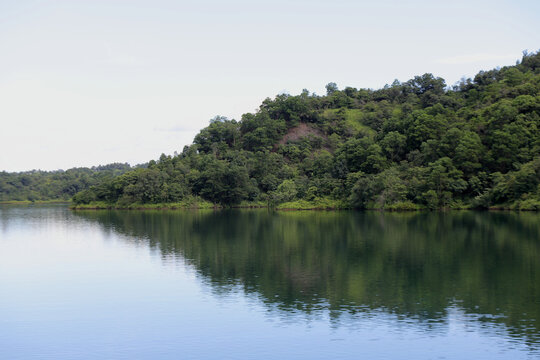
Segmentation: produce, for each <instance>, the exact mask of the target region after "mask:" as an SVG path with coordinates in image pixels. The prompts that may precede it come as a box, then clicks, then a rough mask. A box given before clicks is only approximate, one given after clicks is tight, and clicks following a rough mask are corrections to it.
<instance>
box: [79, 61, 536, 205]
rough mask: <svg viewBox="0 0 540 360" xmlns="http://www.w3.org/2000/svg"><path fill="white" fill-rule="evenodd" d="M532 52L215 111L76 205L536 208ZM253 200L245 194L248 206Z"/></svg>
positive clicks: (90, 189)
mask: <svg viewBox="0 0 540 360" xmlns="http://www.w3.org/2000/svg"><path fill="white" fill-rule="evenodd" d="M539 94H540V53H530V54H529V53H525V54H524V55H523V57H522V59H521V60H520V61H519V62H518V63H517V64H516V65H514V66H506V67H502V68H497V69H494V70H489V71H481V72H479V73H478V74H477V75H476V76H475V77H474V78H471V79H464V80H462V81H461V82H460V83H458V84H456V85H454V86H451V87H450V86H447V85H446V83H445V81H444V80H443V79H441V78H439V77H435V76H433V75H432V74H424V75H420V76H416V77H414V78H413V79H411V80H408V81H405V82H400V81H397V80H396V81H394V82H393V83H392V84H391V85H387V86H385V87H384V88H382V89H378V90H372V89H357V88H353V87H346V88H344V89H339V88H338V86H337V85H336V84H334V83H330V84H328V85H327V86H326V94H325V95H322V96H320V95H316V94H313V93H310V92H309V91H307V90H304V91H303V92H302V93H301V94H299V95H295V96H292V95H288V94H281V95H278V96H276V97H275V98H273V99H270V98H268V99H266V100H264V101H263V102H262V104H261V105H260V107H259V109H258V110H257V111H256V112H254V113H247V114H244V115H243V116H242V118H241V119H240V120H238V121H237V120H230V119H227V118H225V117H223V116H216V117H215V118H213V119H212V120H211V121H210V124H209V125H208V126H207V127H206V128H204V129H202V130H201V131H200V132H199V133H198V134H197V135H196V136H195V138H194V140H193V144H192V145H189V146H185V147H184V149H183V151H182V152H181V153H179V154H177V153H175V154H174V155H173V156H170V155H165V154H163V155H161V157H159V159H157V160H152V161H150V162H148V164H146V165H145V166H144V167H139V168H135V169H127V170H126V171H125V172H123V173H121V174H116V175H115V176H107V177H103V178H98V179H97V180H96V181H95V182H94V183H92V184H91V185H89V186H87V187H85V188H82V189H81V191H79V192H77V193H76V194H75V195H74V196H73V198H72V201H73V205H74V207H75V208H102V207H105V208H121V209H145V208H214V207H238V206H240V207H241V206H246V207H248V206H261V207H272V208H276V209H283V210H285V209H350V208H354V209H383V210H389V211H405V210H408V211H410V210H422V209H505V210H506V209H510V210H534V211H537V210H539V209H540V95H539ZM249 204H251V205H249Z"/></svg>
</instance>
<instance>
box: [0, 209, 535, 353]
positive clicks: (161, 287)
mask: <svg viewBox="0 0 540 360" xmlns="http://www.w3.org/2000/svg"><path fill="white" fill-rule="evenodd" d="M539 357H540V214H538V213H510V212H465V211H464V212H448V213H437V212H434V213H429V212H422V213H379V212H352V211H343V212H322V211H321V212H314V211H307V212H272V211H268V210H220V211H213V210H204V211H202V210H200V211H77V212H73V211H70V210H69V209H67V207H66V206H64V205H48V206H13V205H0V359H9V360H16V359H362V358H363V359H490V360H493V359H537V358H539Z"/></svg>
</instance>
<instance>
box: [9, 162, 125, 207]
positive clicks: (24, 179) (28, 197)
mask: <svg viewBox="0 0 540 360" xmlns="http://www.w3.org/2000/svg"><path fill="white" fill-rule="evenodd" d="M131 169H132V167H131V166H129V164H109V165H102V166H95V167H92V168H74V169H69V170H66V171H63V170H58V171H40V170H32V171H25V172H18V173H8V172H5V171H3V172H0V202H2V203H19V204H24V203H50V202H68V201H70V200H71V197H72V196H73V195H75V194H76V193H77V192H79V191H82V190H85V189H88V188H89V187H90V186H92V185H97V184H100V183H102V182H103V181H107V180H109V179H112V178H114V177H116V176H119V175H121V174H123V173H125V172H126V171H128V170H131Z"/></svg>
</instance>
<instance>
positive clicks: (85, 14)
mask: <svg viewBox="0 0 540 360" xmlns="http://www.w3.org/2000/svg"><path fill="white" fill-rule="evenodd" d="M539 18H540V1H537V0H530V1H528V0H514V1H502V0H491V1H478V0H467V1H463V0H454V1H436V0H411V1H406V0H400V1H397V0H378V1H362V0H357V1H352V0H333V1H320V0H288V1H283V0H273V1H254V0H251V1H247V0H246V1H241V0H229V1H214V0H199V1H180V0H177V1H168V0H145V1H142V0H140V1H137V0H103V1H102V0H88V1H82V0H69V1H67V0H66V1H62V0H56V1H52V0H51V1H39V0H33V1H32V0H13V1H10V0H0V171H25V170H32V169H41V170H55V169H68V168H72V167H82V166H97V165H100V164H108V163H113V162H122V163H123V162H128V163H130V164H132V165H135V164H139V163H144V162H147V161H149V160H151V159H157V158H158V157H159V156H160V154H162V153H165V154H173V153H174V152H175V151H177V152H181V151H182V149H183V147H184V146H185V145H189V144H191V142H192V140H193V137H194V135H195V134H196V133H197V132H198V131H199V130H200V129H201V128H203V127H205V126H207V125H208V122H209V119H211V118H213V117H214V116H216V115H222V116H226V117H228V118H234V119H237V120H239V119H240V118H241V115H242V114H244V113H247V112H254V111H256V110H257V109H258V107H259V105H260V103H261V102H262V101H263V100H264V99H265V98H267V97H274V96H275V95H277V94H279V93H284V92H285V93H289V94H292V95H295V94H299V93H300V92H301V91H302V89H304V88H305V89H308V90H309V91H311V92H315V93H316V94H321V95H322V94H324V93H325V85H326V84H327V83H329V82H335V83H337V85H338V87H339V88H344V87H347V86H352V87H356V88H373V89H377V88H380V87H382V86H384V85H385V84H391V83H392V82H393V81H394V79H398V80H400V81H406V80H408V79H410V78H412V77H414V76H415V75H421V74H424V73H433V74H434V75H435V76H440V77H442V78H444V79H445V80H446V83H447V84H448V85H452V84H454V83H456V82H457V81H459V80H460V79H461V78H463V77H473V76H474V75H475V74H476V73H477V72H478V71H479V70H489V69H492V68H495V67H497V66H505V65H513V64H515V63H516V61H517V60H518V59H520V58H521V56H522V52H523V51H524V50H528V51H531V52H534V51H538V50H539V49H540V21H538V19H539Z"/></svg>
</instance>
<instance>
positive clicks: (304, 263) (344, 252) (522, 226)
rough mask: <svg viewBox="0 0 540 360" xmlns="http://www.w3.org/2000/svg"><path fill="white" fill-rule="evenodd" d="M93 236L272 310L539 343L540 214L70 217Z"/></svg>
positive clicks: (238, 212) (177, 213)
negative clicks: (398, 321) (149, 254)
mask: <svg viewBox="0 0 540 360" xmlns="http://www.w3.org/2000/svg"><path fill="white" fill-rule="evenodd" d="M75 214H77V215H78V216H81V217H83V218H85V219H88V220H93V221H97V222H98V223H100V224H101V225H102V226H103V227H104V228H106V229H110V230H112V231H114V232H117V233H121V234H124V235H128V237H127V238H128V239H130V240H129V241H140V239H147V241H148V243H149V246H151V247H153V248H158V249H159V250H160V252H161V254H162V255H163V256H166V257H168V256H181V257H182V258H183V259H186V260H187V261H188V262H189V263H191V264H193V265H194V266H195V268H196V269H197V271H198V272H199V273H200V274H201V275H203V277H204V278H205V279H207V280H208V281H209V282H210V283H211V284H212V286H213V288H215V289H217V290H220V291H226V290H227V289H228V288H230V285H231V284H240V285H241V286H242V287H243V289H244V290H245V291H246V292H248V293H256V294H257V295H258V296H259V298H260V299H262V301H264V302H265V303H267V304H268V305H269V307H271V308H276V307H277V308H279V309H281V310H284V311H298V310H301V311H302V312H305V313H308V314H309V313H311V312H313V311H316V310H320V309H321V308H324V309H328V310H329V311H330V312H331V314H333V315H332V316H337V317H339V314H342V313H344V312H348V313H351V314H353V313H357V312H364V311H366V310H375V309H377V310H383V311H386V312H388V313H392V314H395V315H397V316H402V317H407V318H409V319H416V321H419V322H423V321H425V322H428V321H430V322H433V321H435V322H437V321H445V319H446V317H447V315H448V311H449V309H451V308H452V307H455V306H458V307H459V308H460V309H462V310H463V311H465V312H466V313H468V314H472V315H474V316H473V317H472V318H474V319H476V321H481V322H486V323H488V324H503V325H505V326H506V327H507V329H508V331H509V332H510V333H511V334H513V335H514V336H518V337H522V338H524V339H525V340H526V341H527V342H529V343H530V344H537V343H538V342H539V341H540V334H539V329H538V322H539V321H540V280H539V278H540V215H539V214H536V213H522V214H519V213H488V212H456V213H378V212H271V211H267V210H257V211H246V210H222V211H164V212H161V211H143V212H142V211H135V212H130V211H85V212H83V211H78V212H75Z"/></svg>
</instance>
